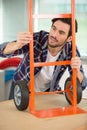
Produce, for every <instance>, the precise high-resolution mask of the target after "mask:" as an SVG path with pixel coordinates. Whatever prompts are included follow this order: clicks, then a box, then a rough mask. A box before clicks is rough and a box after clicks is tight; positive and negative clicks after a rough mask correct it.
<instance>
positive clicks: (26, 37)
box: [17, 32, 32, 49]
mask: <svg viewBox="0 0 87 130" xmlns="http://www.w3.org/2000/svg"><path fill="white" fill-rule="evenodd" d="M31 40H32V35H31V34H30V32H20V33H19V34H18V36H17V44H18V49H20V48H22V47H23V46H25V45H26V44H28V43H30V41H31Z"/></svg>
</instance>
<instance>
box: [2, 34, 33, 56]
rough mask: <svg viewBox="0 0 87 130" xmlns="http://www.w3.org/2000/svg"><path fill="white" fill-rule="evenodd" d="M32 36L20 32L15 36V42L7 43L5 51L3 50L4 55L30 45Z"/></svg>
mask: <svg viewBox="0 0 87 130" xmlns="http://www.w3.org/2000/svg"><path fill="white" fill-rule="evenodd" d="M32 38H33V36H32V35H31V34H30V32H20V33H19V34H18V36H17V41H16V42H9V43H8V44H7V46H6V47H5V49H4V50H3V53H4V54H10V53H13V52H14V51H16V50H18V49H21V48H22V47H23V46H25V45H26V44H28V43H30V41H31V40H32Z"/></svg>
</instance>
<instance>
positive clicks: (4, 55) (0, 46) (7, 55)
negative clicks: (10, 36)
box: [0, 42, 12, 57]
mask: <svg viewBox="0 0 87 130" xmlns="http://www.w3.org/2000/svg"><path fill="white" fill-rule="evenodd" d="M8 43H9V42H4V43H3V44H0V57H11V56H12V54H3V50H4V48H5V46H6V45H7V44H8Z"/></svg>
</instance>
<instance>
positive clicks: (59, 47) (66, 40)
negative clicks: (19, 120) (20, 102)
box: [0, 18, 87, 98]
mask: <svg viewBox="0 0 87 130" xmlns="http://www.w3.org/2000/svg"><path fill="white" fill-rule="evenodd" d="M75 24H76V25H75V28H76V32H77V22H76V21H75ZM33 39H34V62H53V61H60V60H71V65H61V66H49V67H48V66H44V67H35V71H34V74H35V91H48V90H49V91H54V90H59V89H60V87H59V85H58V83H59V81H60V79H61V77H62V75H63V73H64V72H65V70H66V68H68V71H69V73H70V75H72V68H76V70H77V78H78V79H79V81H80V83H81V85H82V89H85V87H86V86H87V78H86V77H85V75H84V72H83V68H82V63H81V60H80V54H79V51H78V50H76V57H75V58H72V42H71V41H72V27H71V19H70V18H54V19H53V20H52V26H51V29H50V32H49V33H48V32H46V31H40V32H36V33H34V34H33ZM31 40H32V35H31V34H30V32H21V33H19V35H18V37H17V41H14V42H10V43H4V44H3V45H2V46H1V48H0V55H1V56H5V57H11V56H14V55H18V54H24V57H23V60H22V62H21V63H20V64H19V66H18V68H17V69H16V71H15V74H14V77H13V83H12V84H14V83H15V82H16V81H17V80H25V81H26V82H27V84H29V81H30V66H29V62H30V58H29V43H30V41H31ZM10 98H13V87H11V95H10Z"/></svg>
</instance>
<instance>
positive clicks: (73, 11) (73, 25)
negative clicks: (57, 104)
mask: <svg viewBox="0 0 87 130" xmlns="http://www.w3.org/2000/svg"><path fill="white" fill-rule="evenodd" d="M71 12H72V18H71V19H72V57H75V56H76V37H75V0H71ZM72 83H73V104H72V105H73V106H76V104H77V89H76V69H73V73H72Z"/></svg>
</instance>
